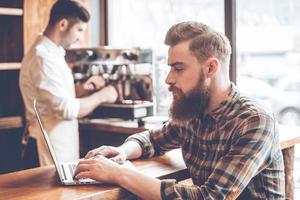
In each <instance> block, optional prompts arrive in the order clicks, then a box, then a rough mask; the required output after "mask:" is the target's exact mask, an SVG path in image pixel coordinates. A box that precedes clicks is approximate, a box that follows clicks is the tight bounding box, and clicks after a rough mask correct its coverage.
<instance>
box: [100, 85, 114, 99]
mask: <svg viewBox="0 0 300 200" xmlns="http://www.w3.org/2000/svg"><path fill="white" fill-rule="evenodd" d="M99 96H100V98H101V99H103V102H105V103H114V102H115V101H116V100H117V98H118V92H117V90H116V89H115V87H113V86H111V85H109V86H106V87H104V88H103V89H101V90H100V91H99Z"/></svg>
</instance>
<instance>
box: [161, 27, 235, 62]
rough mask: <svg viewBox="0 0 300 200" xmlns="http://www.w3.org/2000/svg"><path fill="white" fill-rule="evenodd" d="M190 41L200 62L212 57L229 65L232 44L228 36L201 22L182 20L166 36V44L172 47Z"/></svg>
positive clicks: (191, 47) (192, 50) (191, 49)
mask: <svg viewBox="0 0 300 200" xmlns="http://www.w3.org/2000/svg"><path fill="white" fill-rule="evenodd" d="M185 41H190V46H189V49H190V51H191V52H192V54H193V55H194V56H195V57H196V58H197V60H198V62H199V63H202V62H205V61H206V60H207V59H209V58H211V57H216V58H218V59H219V60H220V61H221V62H222V63H223V64H226V65H229V59H230V54H231V46H230V42H229V40H228V39H227V37H226V36H225V35H224V34H222V33H219V32H216V31H214V30H213V29H212V28H210V27H209V26H207V25H205V24H203V23H199V22H181V23H178V24H175V25H173V26H172V27H171V28H170V29H169V31H168V32H167V35H166V37H165V44H166V45H169V46H171V47H173V46H175V45H177V44H179V43H181V42H185Z"/></svg>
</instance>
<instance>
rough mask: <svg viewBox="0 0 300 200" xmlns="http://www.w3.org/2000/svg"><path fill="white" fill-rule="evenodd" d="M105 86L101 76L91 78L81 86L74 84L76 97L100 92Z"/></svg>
mask: <svg viewBox="0 0 300 200" xmlns="http://www.w3.org/2000/svg"><path fill="white" fill-rule="evenodd" d="M104 86H105V80H104V79H103V78H102V77H101V76H92V77H90V78H89V79H88V80H87V81H86V82H85V83H83V84H75V90H76V96H77V97H82V96H86V95H88V94H90V93H92V92H95V91H97V90H100V89H101V88H103V87H104Z"/></svg>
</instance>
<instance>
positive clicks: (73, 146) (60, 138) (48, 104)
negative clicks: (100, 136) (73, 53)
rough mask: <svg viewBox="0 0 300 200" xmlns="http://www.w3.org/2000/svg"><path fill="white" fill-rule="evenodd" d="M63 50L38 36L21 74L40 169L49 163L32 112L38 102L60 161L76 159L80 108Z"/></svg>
mask: <svg viewBox="0 0 300 200" xmlns="http://www.w3.org/2000/svg"><path fill="white" fill-rule="evenodd" d="M64 56H65V50H64V49H63V48H62V47H61V46H57V45H56V44H55V43H53V42H52V41H51V40H50V39H49V38H47V37H46V36H43V35H40V36H39V37H38V38H37V40H36V41H35V43H34V44H33V46H32V47H31V48H30V50H29V51H28V52H27V54H26V56H25V57H24V58H23V61H22V65H21V70H20V81H19V85H20V89H21V93H22V97H23V100H24V103H25V112H26V120H27V123H28V130H29V134H30V135H31V136H32V137H34V138H36V139H37V148H38V154H39V161H40V164H41V165H48V164H51V163H52V160H51V157H50V155H49V152H48V149H47V148H46V146H45V145H46V144H45V142H44V140H43V138H42V133H41V131H40V129H39V126H38V123H37V120H36V118H35V115H34V112H33V99H37V102H38V108H39V111H40V113H41V116H42V120H43V122H44V125H45V127H46V130H47V131H48V134H49V136H50V140H51V142H52V145H53V147H54V150H55V153H56V156H57V158H58V160H59V161H64V162H71V161H75V160H77V159H78V158H79V132H78V121H77V119H76V118H77V116H78V112H79V108H80V103H79V100H78V99H76V96H75V87H74V79H73V76H72V72H71V69H70V68H69V67H68V65H67V63H66V61H65V58H64Z"/></svg>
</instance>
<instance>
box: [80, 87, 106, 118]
mask: <svg viewBox="0 0 300 200" xmlns="http://www.w3.org/2000/svg"><path fill="white" fill-rule="evenodd" d="M79 102H80V109H79V113H78V117H79V118H80V117H84V116H86V115H88V114H89V113H90V112H92V111H93V110H94V109H95V108H96V107H97V106H99V105H100V104H101V103H103V102H105V99H104V95H101V94H100V92H95V93H93V94H92V95H90V96H87V97H83V98H79Z"/></svg>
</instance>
